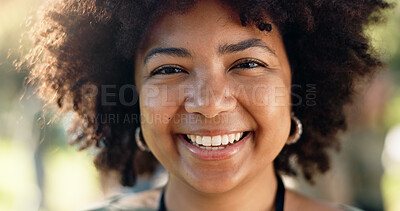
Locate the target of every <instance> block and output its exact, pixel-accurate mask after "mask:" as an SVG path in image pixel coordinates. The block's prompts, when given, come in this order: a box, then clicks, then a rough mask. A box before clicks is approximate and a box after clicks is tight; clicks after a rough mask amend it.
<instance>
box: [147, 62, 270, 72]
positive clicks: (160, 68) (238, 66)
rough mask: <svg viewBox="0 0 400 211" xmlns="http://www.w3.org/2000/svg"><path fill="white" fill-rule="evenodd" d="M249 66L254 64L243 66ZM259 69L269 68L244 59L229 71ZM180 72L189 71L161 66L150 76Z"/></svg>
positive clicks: (170, 66)
mask: <svg viewBox="0 0 400 211" xmlns="http://www.w3.org/2000/svg"><path fill="white" fill-rule="evenodd" d="M249 64H252V65H251V66H246V67H243V66H241V65H249ZM240 66H241V67H240ZM257 67H267V65H266V64H265V63H263V62H260V61H258V60H256V59H242V60H239V61H237V62H235V65H234V66H233V67H231V68H229V70H232V69H234V68H240V69H252V68H257ZM167 70H172V72H169V73H167V72H166V71H167ZM180 72H187V71H185V70H183V69H182V67H180V66H178V65H167V66H161V67H158V68H156V69H155V70H154V71H152V72H151V74H150V75H151V76H154V75H158V74H161V75H170V74H175V73H180Z"/></svg>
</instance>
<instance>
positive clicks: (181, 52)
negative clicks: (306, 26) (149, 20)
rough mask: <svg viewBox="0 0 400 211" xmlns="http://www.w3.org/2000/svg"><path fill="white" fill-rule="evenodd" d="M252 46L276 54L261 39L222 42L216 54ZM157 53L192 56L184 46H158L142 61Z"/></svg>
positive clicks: (237, 50)
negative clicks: (231, 42) (229, 42)
mask: <svg viewBox="0 0 400 211" xmlns="http://www.w3.org/2000/svg"><path fill="white" fill-rule="evenodd" d="M254 47H259V48H264V49H265V50H267V51H268V52H269V53H271V54H273V55H275V56H276V54H275V52H274V51H273V50H272V49H271V48H270V47H269V46H268V45H267V44H266V43H265V42H263V41H262V40H261V39H248V40H244V41H241V42H239V43H235V44H224V45H222V46H219V48H218V54H219V55H223V54H229V53H236V52H239V51H244V50H246V49H249V48H254ZM159 54H164V55H169V56H175V57H187V58H192V55H191V54H190V52H189V51H188V50H187V49H185V48H163V47H160V48H154V49H151V50H150V51H149V53H147V54H146V56H145V57H144V61H143V63H144V64H146V63H147V61H148V60H149V59H150V58H151V57H154V56H156V55H159Z"/></svg>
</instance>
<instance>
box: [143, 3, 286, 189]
mask: <svg viewBox="0 0 400 211" xmlns="http://www.w3.org/2000/svg"><path fill="white" fill-rule="evenodd" d="M272 28H273V29H272V31H271V32H266V31H260V30H258V29H257V28H256V27H254V26H247V27H243V26H242V25H241V23H240V19H239V17H238V15H237V14H235V13H233V12H232V11H231V10H230V9H229V7H227V6H225V5H222V4H220V3H218V2H217V1H201V2H199V3H198V4H197V5H196V6H195V7H194V8H193V9H192V10H190V11H189V12H188V13H186V14H183V15H168V16H165V17H163V18H161V19H160V20H159V21H157V22H156V23H155V24H154V25H153V26H152V28H151V29H150V31H149V34H148V35H147V37H146V39H145V41H144V43H143V48H141V50H139V51H138V52H137V56H136V67H135V70H136V72H135V77H136V81H135V82H136V85H137V88H138V90H139V94H140V111H141V114H142V116H141V118H142V119H141V124H142V132H143V136H144V138H145V141H146V143H147V145H148V146H149V148H150V149H151V151H152V153H153V154H154V155H155V156H156V158H157V159H158V160H159V161H160V162H161V164H162V165H163V166H164V167H165V168H166V169H168V171H169V172H170V174H171V178H170V180H171V179H176V180H177V181H179V182H182V183H183V184H186V185H189V186H190V187H193V188H195V189H196V190H198V191H201V192H207V193H216V192H224V191H228V190H230V189H232V188H234V187H237V186H239V185H240V184H244V183H246V181H249V180H251V179H253V178H255V177H257V176H259V175H263V174H265V173H266V172H269V173H271V174H272V173H273V165H272V163H273V160H274V158H275V157H276V156H277V155H278V153H279V152H280V151H281V149H282V148H283V146H284V144H285V142H286V140H287V138H288V136H289V130H290V85H291V74H290V67H289V63H288V59H287V57H286V53H285V49H284V45H283V42H282V39H281V36H280V34H279V32H278V30H277V28H276V27H275V26H274V25H272ZM238 139H239V140H238ZM192 141H193V142H196V141H197V146H196V145H195V144H194V143H192ZM232 142H233V143H232Z"/></svg>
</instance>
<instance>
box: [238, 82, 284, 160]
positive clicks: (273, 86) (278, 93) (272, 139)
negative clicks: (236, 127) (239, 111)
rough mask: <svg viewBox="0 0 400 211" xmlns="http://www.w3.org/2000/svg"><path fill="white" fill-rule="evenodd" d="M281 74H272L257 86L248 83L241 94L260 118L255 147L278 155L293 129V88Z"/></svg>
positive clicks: (254, 113)
mask: <svg viewBox="0 0 400 211" xmlns="http://www.w3.org/2000/svg"><path fill="white" fill-rule="evenodd" d="M284 82H285V81H284V80H282V78H281V77H276V76H272V75H270V76H269V77H268V78H264V79H260V81H258V82H257V83H253V84H257V85H254V86H247V87H246V89H245V91H244V93H245V94H246V95H245V96H247V98H248V99H246V97H243V95H238V96H237V98H238V99H239V100H240V103H241V104H242V105H243V107H245V108H247V109H246V110H247V111H248V112H249V113H250V114H251V115H252V118H253V119H254V120H255V122H256V128H255V142H254V144H255V150H258V151H260V153H259V154H262V155H267V154H268V156H263V158H265V159H267V157H268V158H274V157H275V156H276V155H277V154H278V153H279V152H280V151H281V149H282V147H283V146H284V144H285V142H286V140H287V138H288V136H289V131H290V106H291V105H290V88H289V87H288V86H286V85H285V84H286V83H284Z"/></svg>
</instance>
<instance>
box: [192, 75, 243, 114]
mask: <svg viewBox="0 0 400 211" xmlns="http://www.w3.org/2000/svg"><path fill="white" fill-rule="evenodd" d="M192 90H193V91H192V93H191V94H189V96H187V97H186V99H185V103H184V106H185V109H186V111H187V112H189V113H199V114H201V115H203V116H205V117H206V118H213V117H215V116H217V115H219V114H221V113H223V112H229V111H231V110H233V109H234V108H235V107H236V103H237V100H236V98H235V97H234V96H232V91H233V90H231V89H230V88H229V84H228V82H227V81H226V80H223V79H221V78H220V79H217V78H216V77H212V76H211V77H207V78H206V79H202V80H197V83H196V84H194V85H193V89H192Z"/></svg>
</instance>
